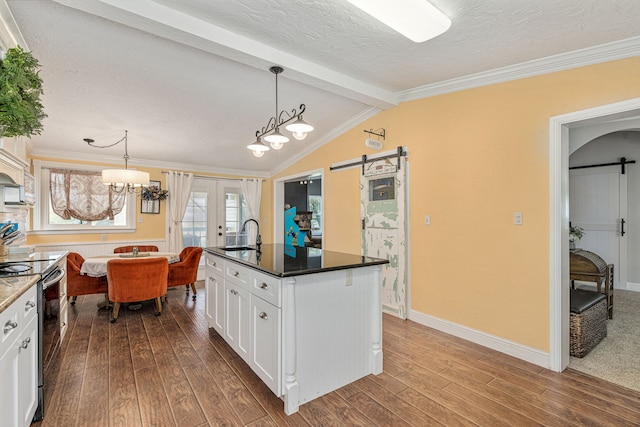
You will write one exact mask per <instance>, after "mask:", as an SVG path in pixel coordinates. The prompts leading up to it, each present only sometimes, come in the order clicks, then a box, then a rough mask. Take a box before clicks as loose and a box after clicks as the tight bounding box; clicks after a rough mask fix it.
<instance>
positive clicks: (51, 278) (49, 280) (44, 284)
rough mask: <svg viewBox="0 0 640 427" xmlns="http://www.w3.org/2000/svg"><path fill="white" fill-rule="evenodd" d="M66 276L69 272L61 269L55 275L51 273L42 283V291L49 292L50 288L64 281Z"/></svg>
mask: <svg viewBox="0 0 640 427" xmlns="http://www.w3.org/2000/svg"><path fill="white" fill-rule="evenodd" d="M66 275H67V272H66V271H64V270H63V269H61V268H59V269H58V270H56V271H55V272H54V273H51V274H50V275H49V276H47V279H46V280H45V281H44V282H42V290H43V291H45V290H47V288H48V287H49V286H51V285H53V284H54V283H57V282H59V281H60V280H62V279H64V276H66Z"/></svg>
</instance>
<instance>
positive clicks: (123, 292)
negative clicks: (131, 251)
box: [107, 257, 169, 302]
mask: <svg viewBox="0 0 640 427" xmlns="http://www.w3.org/2000/svg"><path fill="white" fill-rule="evenodd" d="M168 271H169V263H168V260H167V258H165V257H158V258H135V259H112V260H109V261H108V262H107V281H108V282H109V299H110V300H111V301H113V302H137V301H145V300H149V299H154V298H158V297H161V296H163V295H165V294H166V293H167V276H168Z"/></svg>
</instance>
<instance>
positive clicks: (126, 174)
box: [83, 130, 149, 193]
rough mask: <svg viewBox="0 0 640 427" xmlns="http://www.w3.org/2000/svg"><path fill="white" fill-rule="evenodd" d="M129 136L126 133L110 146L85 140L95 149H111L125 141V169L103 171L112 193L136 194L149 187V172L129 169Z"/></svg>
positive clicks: (103, 181)
mask: <svg viewBox="0 0 640 427" xmlns="http://www.w3.org/2000/svg"><path fill="white" fill-rule="evenodd" d="M127 134H128V131H126V130H125V131H124V137H123V138H122V139H120V140H119V141H116V142H114V143H113V144H109V145H96V144H95V141H94V140H93V139H91V138H84V139H83V140H84V142H86V143H87V144H89V145H90V146H92V147H95V148H109V147H113V146H115V145H118V144H120V143H121V142H122V141H124V169H104V170H103V171H102V183H103V184H104V185H108V186H109V187H110V188H111V190H112V191H115V192H116V193H121V192H122V191H127V192H129V193H135V191H136V189H137V188H140V187H148V186H149V172H143V171H137V170H133V169H129V168H128V162H129V153H128V151H127V142H128V141H127Z"/></svg>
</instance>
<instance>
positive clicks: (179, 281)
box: [168, 246, 202, 287]
mask: <svg viewBox="0 0 640 427" xmlns="http://www.w3.org/2000/svg"><path fill="white" fill-rule="evenodd" d="M201 256H202V248H201V247H198V246H187V247H186V248H184V249H183V250H182V252H180V261H178V262H174V263H172V264H169V282H168V283H169V285H168V286H169V287H173V286H180V285H189V284H191V283H194V282H195V281H196V280H197V278H198V263H200V257H201Z"/></svg>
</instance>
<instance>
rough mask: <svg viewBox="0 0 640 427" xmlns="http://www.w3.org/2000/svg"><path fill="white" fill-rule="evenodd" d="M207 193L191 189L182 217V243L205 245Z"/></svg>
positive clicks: (186, 244)
mask: <svg viewBox="0 0 640 427" xmlns="http://www.w3.org/2000/svg"><path fill="white" fill-rule="evenodd" d="M207 196H208V193H207V192H206V191H192V192H191V196H190V197H189V201H188V202H187V209H186V211H185V212H184V217H182V243H183V245H184V247H187V246H200V247H203V248H204V247H206V246H207V208H208V203H207V202H208V197H207Z"/></svg>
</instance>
